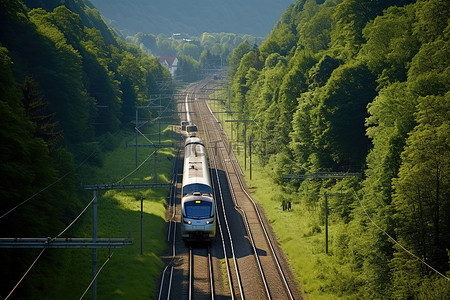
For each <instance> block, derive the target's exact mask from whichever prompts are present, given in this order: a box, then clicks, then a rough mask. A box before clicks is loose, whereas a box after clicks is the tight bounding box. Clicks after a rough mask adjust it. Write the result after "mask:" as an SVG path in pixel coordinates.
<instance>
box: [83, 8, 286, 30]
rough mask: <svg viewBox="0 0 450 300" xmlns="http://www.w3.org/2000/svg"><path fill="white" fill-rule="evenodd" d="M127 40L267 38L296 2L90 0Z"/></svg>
mask: <svg viewBox="0 0 450 300" xmlns="http://www.w3.org/2000/svg"><path fill="white" fill-rule="evenodd" d="M91 1H92V2H93V3H94V4H95V6H96V7H97V8H98V9H99V11H100V13H101V14H102V15H103V16H104V17H105V18H106V19H107V20H108V23H109V24H110V25H111V26H113V27H114V28H117V29H118V30H119V31H120V32H121V33H122V34H123V35H124V36H127V35H135V34H136V33H138V32H143V33H146V34H148V33H154V34H159V33H162V34H165V35H169V36H170V35H172V34H173V33H183V34H189V35H196V36H200V35H201V34H203V33H204V32H233V33H236V34H251V35H254V36H259V37H265V36H267V34H268V33H269V32H270V30H271V29H272V27H273V26H274V25H275V23H276V22H277V20H278V19H279V18H280V16H281V14H282V13H283V11H284V10H285V9H286V8H287V7H288V6H289V4H292V3H294V2H295V1H294V0H246V1H240V0H227V1H223V0H196V1H180V0H164V1H147V0H128V1H121V0H91Z"/></svg>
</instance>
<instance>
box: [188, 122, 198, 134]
mask: <svg viewBox="0 0 450 300" xmlns="http://www.w3.org/2000/svg"><path fill="white" fill-rule="evenodd" d="M186 132H187V134H188V136H189V137H196V136H197V132H198V128H197V125H195V124H190V125H188V126H186Z"/></svg>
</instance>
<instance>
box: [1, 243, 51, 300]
mask: <svg viewBox="0 0 450 300" xmlns="http://www.w3.org/2000/svg"><path fill="white" fill-rule="evenodd" d="M45 249H46V248H44V249H42V250H41V252H40V253H39V255H38V256H37V257H36V259H35V260H34V261H33V263H32V264H31V266H30V267H29V268H28V270H27V271H26V272H25V274H23V276H22V278H20V280H19V282H17V283H16V285H15V286H14V288H13V289H12V290H11V292H9V294H8V296H6V298H5V300H6V299H8V298H9V297H10V296H11V295H12V294H13V293H14V291H15V290H16V288H17V287H18V286H19V284H21V283H22V281H23V279H24V278H25V277H26V276H27V275H28V273H29V272H30V270H31V269H32V268H33V267H34V265H35V264H36V262H37V261H38V260H39V258H41V255H42V254H43V253H44V251H45Z"/></svg>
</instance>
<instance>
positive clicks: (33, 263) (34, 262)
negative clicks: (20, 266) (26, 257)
mask: <svg viewBox="0 0 450 300" xmlns="http://www.w3.org/2000/svg"><path fill="white" fill-rule="evenodd" d="M94 199H95V198H92V200H91V201H90V202H89V203H88V204H87V205H86V207H85V208H84V209H83V210H82V211H81V213H80V214H79V215H78V216H77V217H76V218H75V219H74V220H73V221H72V222H71V223H70V224H69V225H67V227H66V228H65V229H64V230H63V231H61V232H60V233H59V234H58V235H57V236H56V237H54V238H53V239H50V241H52V240H54V239H56V238H58V237H60V236H61V235H63V234H64V233H65V232H66V231H67V230H68V229H69V228H70V227H71V226H72V225H73V224H75V222H76V221H78V219H79V218H80V217H81V216H82V215H83V214H84V213H85V212H86V210H87V209H88V208H89V206H91V204H92V202H94ZM46 249H47V248H43V249H42V250H41V252H39V254H38V256H37V257H36V258H35V259H34V261H33V262H32V263H31V265H30V266H29V267H28V269H27V270H26V271H25V273H24V274H23V275H22V277H21V278H20V279H19V281H18V282H17V283H16V285H15V286H14V287H13V289H12V290H11V292H9V294H8V296H6V298H5V300H6V299H8V298H9V297H10V296H11V295H12V294H13V293H14V291H15V290H16V289H17V287H18V286H19V285H20V284H21V283H22V281H23V280H24V279H25V277H26V276H27V275H28V273H29V272H30V271H31V269H32V268H33V267H34V265H35V264H36V263H37V261H38V260H39V258H41V256H42V254H43V253H44V251H45V250H46Z"/></svg>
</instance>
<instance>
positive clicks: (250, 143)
mask: <svg viewBox="0 0 450 300" xmlns="http://www.w3.org/2000/svg"><path fill="white" fill-rule="evenodd" d="M249 147H250V149H249V150H250V180H252V138H250V141H249Z"/></svg>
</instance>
